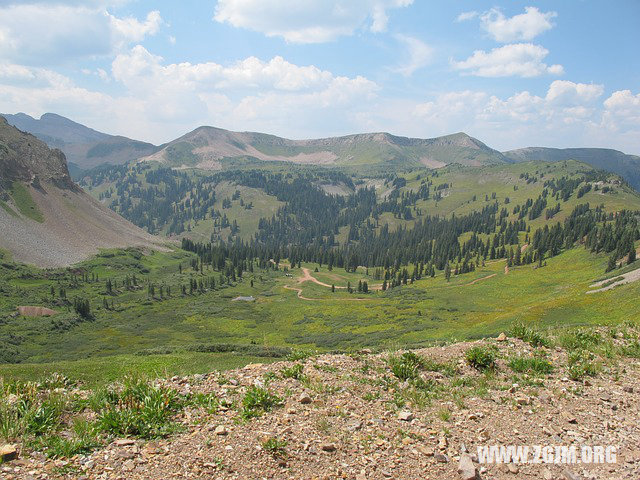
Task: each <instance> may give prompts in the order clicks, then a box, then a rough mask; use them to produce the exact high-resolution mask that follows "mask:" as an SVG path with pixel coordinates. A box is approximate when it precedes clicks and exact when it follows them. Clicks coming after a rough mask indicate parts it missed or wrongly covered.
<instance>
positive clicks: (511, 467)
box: [507, 463, 520, 475]
mask: <svg viewBox="0 0 640 480" xmlns="http://www.w3.org/2000/svg"><path fill="white" fill-rule="evenodd" d="M507 469H508V470H509V473H513V474H514V475H517V474H518V472H519V471H520V469H519V468H518V467H517V465H514V464H513V463H508V464H507Z"/></svg>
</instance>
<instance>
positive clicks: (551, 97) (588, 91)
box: [545, 80, 604, 106]
mask: <svg viewBox="0 0 640 480" xmlns="http://www.w3.org/2000/svg"><path fill="white" fill-rule="evenodd" d="M603 92H604V87H603V86H602V85H596V84H592V83H574V82H569V81H567V80H556V81H554V82H553V83H552V84H551V86H550V87H549V90H548V91H547V96H546V97H545V99H546V100H547V102H550V103H554V104H556V105H564V106H570V105H580V104H584V103H591V102H593V101H594V100H596V99H597V98H599V97H600V96H601V95H602V94H603Z"/></svg>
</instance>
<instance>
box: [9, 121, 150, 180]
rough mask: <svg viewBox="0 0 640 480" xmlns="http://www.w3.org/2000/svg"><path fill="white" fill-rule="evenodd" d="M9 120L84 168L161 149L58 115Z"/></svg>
mask: <svg viewBox="0 0 640 480" xmlns="http://www.w3.org/2000/svg"><path fill="white" fill-rule="evenodd" d="M5 117H6V118H7V121H8V122H9V124H11V125H14V126H15V127H17V128H19V129H20V130H22V131H24V132H29V133H31V134H33V135H35V136H36V137H38V138H39V139H40V140H42V141H43V142H45V143H46V144H47V145H49V146H50V147H53V148H59V149H60V150H62V151H63V152H64V153H65V155H66V157H67V159H68V160H69V161H70V162H72V163H74V164H76V165H78V166H80V167H81V168H90V167H94V166H97V165H100V164H103V163H110V164H121V163H125V162H127V161H129V160H135V159H137V158H139V157H144V156H146V155H149V154H151V153H153V152H155V151H157V150H158V147H156V146H155V145H151V144H150V143H145V142H139V141H137V140H132V139H129V138H126V137H121V136H117V135H109V134H106V133H102V132H99V131H97V130H94V129H93V128H89V127H87V126H85V125H82V124H80V123H78V122H74V121H73V120H71V119H69V118H67V117H63V116H62V115H58V114H57V113H45V114H43V115H42V116H41V117H40V119H35V118H33V117H31V116H29V115H27V114H26V113H17V114H15V115H5Z"/></svg>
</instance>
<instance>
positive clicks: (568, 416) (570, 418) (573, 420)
mask: <svg viewBox="0 0 640 480" xmlns="http://www.w3.org/2000/svg"><path fill="white" fill-rule="evenodd" d="M560 416H561V417H562V418H563V419H564V421H565V422H567V423H574V424H575V423H578V420H576V417H574V416H573V415H571V414H570V413H569V412H567V411H564V410H563V411H562V412H560Z"/></svg>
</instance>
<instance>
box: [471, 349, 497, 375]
mask: <svg viewBox="0 0 640 480" xmlns="http://www.w3.org/2000/svg"><path fill="white" fill-rule="evenodd" d="M496 357H497V353H496V349H495V348H488V347H480V346H478V347H471V348H470V349H469V350H467V352H466V353H465V360H466V361H467V363H468V364H469V365H470V366H472V367H473V368H475V369H476V370H479V371H485V370H493V369H494V368H495V367H496Z"/></svg>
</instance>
